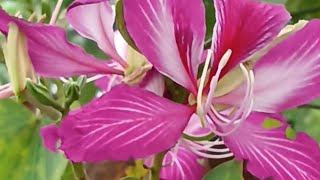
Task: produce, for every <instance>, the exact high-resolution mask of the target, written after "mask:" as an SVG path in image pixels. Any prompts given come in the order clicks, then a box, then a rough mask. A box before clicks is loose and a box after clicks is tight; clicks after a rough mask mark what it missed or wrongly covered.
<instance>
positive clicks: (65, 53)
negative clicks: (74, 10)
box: [0, 9, 122, 77]
mask: <svg viewBox="0 0 320 180" xmlns="http://www.w3.org/2000/svg"><path fill="white" fill-rule="evenodd" d="M9 22H14V23H16V24H17V25H18V26H19V28H20V30H22V31H23V32H24V33H25V34H26V36H27V39H28V52H29V55H30V59H31V61H32V64H33V66H34V68H35V70H36V72H37V73H39V74H40V75H43V76H47V77H61V76H64V77H67V76H73V75H84V74H110V73H115V74H122V72H121V71H119V70H116V69H114V68H111V67H108V66H106V65H105V64H103V63H102V62H99V61H97V60H96V59H95V58H94V57H93V56H91V55H88V54H87V53H85V52H84V51H83V50H82V49H81V48H80V47H78V46H75V45H73V44H71V43H69V42H67V40H66V35H65V32H64V30H63V29H62V28H59V27H56V26H49V25H45V24H31V23H28V22H26V21H23V20H20V19H18V18H15V17H11V16H9V15H8V14H6V13H5V12H4V11H3V10H1V9H0V30H1V32H3V33H4V34H5V35H6V34H7V32H8V27H7V25H8V23H9Z"/></svg>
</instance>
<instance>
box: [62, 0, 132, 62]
mask: <svg viewBox="0 0 320 180" xmlns="http://www.w3.org/2000/svg"><path fill="white" fill-rule="evenodd" d="M66 18H67V20H68V22H69V23H70V24H71V26H72V27H73V28H74V29H75V30H76V31H77V32H78V33H79V34H81V35H82V36H83V37H86V38H88V39H91V40H93V41H95V42H97V44H98V46H99V47H100V48H101V50H103V51H104V52H105V53H106V54H108V55H109V56H111V57H112V58H113V59H114V60H115V61H117V62H119V63H120V64H122V65H124V66H125V64H126V63H125V62H124V60H123V59H122V58H121V56H120V55H119V54H118V53H117V50H116V48H115V44H114V39H115V38H114V36H115V35H114V31H113V24H114V20H115V15H114V12H113V10H112V7H111V5H110V2H109V1H108V0H85V1H84V0H75V1H74V2H73V3H72V4H71V5H70V6H69V8H68V10H67V12H66Z"/></svg>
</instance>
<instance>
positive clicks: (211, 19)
mask: <svg viewBox="0 0 320 180" xmlns="http://www.w3.org/2000/svg"><path fill="white" fill-rule="evenodd" d="M203 3H204V6H205V8H206V29H207V32H206V43H205V46H206V47H210V46H211V39H212V33H213V27H214V24H215V22H216V16H215V10H214V5H213V1H212V0H203Z"/></svg>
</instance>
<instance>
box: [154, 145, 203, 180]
mask: <svg viewBox="0 0 320 180" xmlns="http://www.w3.org/2000/svg"><path fill="white" fill-rule="evenodd" d="M174 151H175V149H172V150H170V151H169V152H168V153H167V154H166V155H165V157H164V160H163V163H164V164H167V165H165V166H163V167H162V169H161V173H160V177H161V178H162V179H166V180H177V179H188V180H199V179H202V177H203V176H204V175H205V168H204V167H203V166H202V165H200V163H199V161H198V160H200V158H199V157H198V156H197V155H195V154H193V153H192V152H191V151H189V150H188V149H186V148H184V147H182V146H179V147H178V149H176V151H177V152H174ZM175 153H176V154H175Z"/></svg>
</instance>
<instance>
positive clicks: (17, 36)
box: [3, 22, 35, 95]
mask: <svg viewBox="0 0 320 180" xmlns="http://www.w3.org/2000/svg"><path fill="white" fill-rule="evenodd" d="M8 26H9V31H8V36H7V41H6V42H5V43H4V44H3V54H4V57H5V62H6V66H7V68H8V73H9V77H10V81H11V85H12V90H13V92H14V93H15V94H16V95H17V94H19V92H21V91H22V90H24V89H25V87H26V79H27V78H30V79H33V80H35V75H34V70H33V67H32V65H31V61H30V58H29V55H28V52H27V41H26V36H25V35H24V33H23V32H21V31H20V30H19V28H18V26H17V25H16V24H15V23H12V22H10V23H9V25H8Z"/></svg>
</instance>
